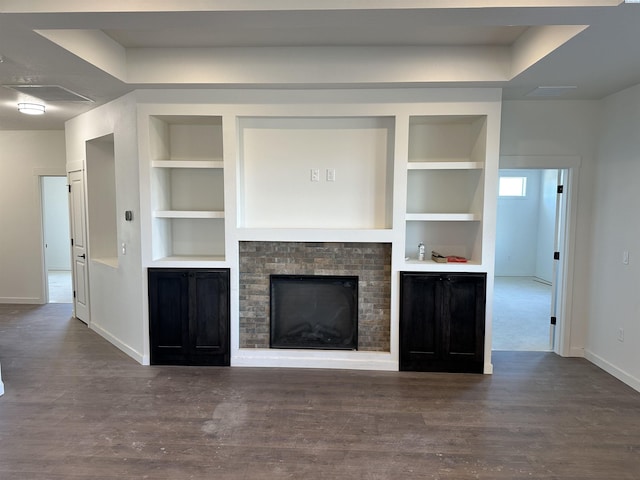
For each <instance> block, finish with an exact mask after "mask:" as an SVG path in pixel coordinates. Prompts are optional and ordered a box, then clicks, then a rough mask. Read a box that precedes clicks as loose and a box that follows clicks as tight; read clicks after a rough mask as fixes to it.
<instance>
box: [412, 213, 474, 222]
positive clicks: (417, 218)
mask: <svg viewBox="0 0 640 480" xmlns="http://www.w3.org/2000/svg"><path fill="white" fill-rule="evenodd" d="M405 220H406V221H407V222H478V221H480V220H482V215H479V214H476V213H407V214H405Z"/></svg>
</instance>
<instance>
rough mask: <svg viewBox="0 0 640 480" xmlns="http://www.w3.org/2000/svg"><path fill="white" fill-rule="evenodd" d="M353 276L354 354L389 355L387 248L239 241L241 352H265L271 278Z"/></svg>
mask: <svg viewBox="0 0 640 480" xmlns="http://www.w3.org/2000/svg"><path fill="white" fill-rule="evenodd" d="M271 274H280V275H357V276H358V279H359V280H358V350H363V351H373V352H389V329H390V318H391V314H390V299H391V245H390V244H388V243H341V242H335V243H309V242H240V348H269V275H271Z"/></svg>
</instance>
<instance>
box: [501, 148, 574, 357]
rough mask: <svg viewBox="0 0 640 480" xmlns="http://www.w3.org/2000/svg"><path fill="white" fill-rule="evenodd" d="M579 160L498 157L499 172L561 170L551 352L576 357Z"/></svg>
mask: <svg viewBox="0 0 640 480" xmlns="http://www.w3.org/2000/svg"><path fill="white" fill-rule="evenodd" d="M580 164H581V157H580V156H579V155H501V156H500V163H499V168H500V169H514V170H515V169H531V170H537V169H541V170H547V169H549V170H565V171H566V172H567V175H566V177H565V182H564V193H565V194H566V195H567V196H566V201H565V205H566V217H565V222H564V232H563V234H564V250H565V251H564V252H561V254H560V262H561V265H558V267H559V269H560V270H561V272H562V276H561V279H560V285H558V292H559V301H558V303H557V323H556V328H555V338H554V344H553V346H552V351H553V352H555V353H556V354H558V355H561V356H563V357H569V356H580V355H578V354H577V352H573V351H572V348H571V330H572V324H573V318H572V315H571V313H572V311H573V308H572V307H573V272H574V251H575V239H576V223H577V207H578V201H577V200H578V184H579V174H580Z"/></svg>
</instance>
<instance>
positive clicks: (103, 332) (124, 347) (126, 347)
mask: <svg viewBox="0 0 640 480" xmlns="http://www.w3.org/2000/svg"><path fill="white" fill-rule="evenodd" d="M89 328H90V329H91V330H93V331H94V332H96V333H97V334H98V335H100V336H101V337H102V338H104V339H105V340H107V341H108V342H109V343H111V344H112V345H114V346H115V347H117V348H119V349H120V350H122V351H123V352H124V353H126V354H127V355H129V356H130V357H131V358H133V359H134V360H135V361H136V362H138V363H140V364H141V365H148V364H149V363H148V360H147V363H146V364H145V363H144V360H145V356H144V355H142V354H141V353H140V352H138V351H136V350H135V349H134V348H131V347H130V346H129V345H127V344H126V343H124V342H123V341H121V340H120V339H119V338H117V337H114V336H113V335H112V334H111V333H109V332H108V331H106V330H105V329H104V328H102V327H101V326H100V325H96V324H95V323H93V322H91V325H89Z"/></svg>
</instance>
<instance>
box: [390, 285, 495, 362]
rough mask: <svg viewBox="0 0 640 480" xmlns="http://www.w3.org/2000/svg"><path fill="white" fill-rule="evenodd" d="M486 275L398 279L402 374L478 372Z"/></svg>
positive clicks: (482, 336)
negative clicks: (416, 372) (410, 372)
mask: <svg viewBox="0 0 640 480" xmlns="http://www.w3.org/2000/svg"><path fill="white" fill-rule="evenodd" d="M485 284H486V275H485V274H484V273H479V274H474V273H460V274H455V273H454V274H452V273H442V274H437V273H418V272H401V274H400V298H401V300H400V370H410V371H431V372H469V373H482V371H483V368H484V365H483V362H484V311H485V290H486V287H485Z"/></svg>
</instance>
